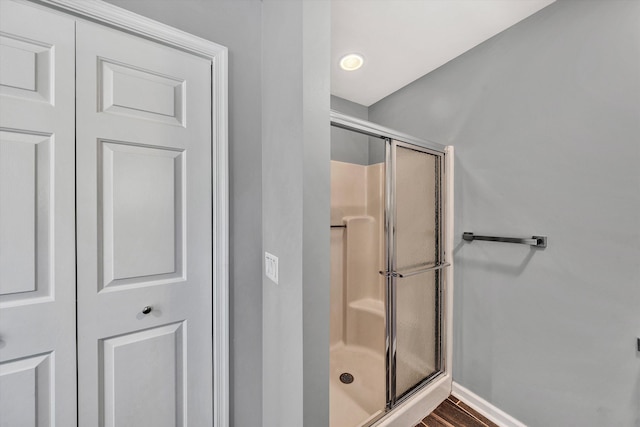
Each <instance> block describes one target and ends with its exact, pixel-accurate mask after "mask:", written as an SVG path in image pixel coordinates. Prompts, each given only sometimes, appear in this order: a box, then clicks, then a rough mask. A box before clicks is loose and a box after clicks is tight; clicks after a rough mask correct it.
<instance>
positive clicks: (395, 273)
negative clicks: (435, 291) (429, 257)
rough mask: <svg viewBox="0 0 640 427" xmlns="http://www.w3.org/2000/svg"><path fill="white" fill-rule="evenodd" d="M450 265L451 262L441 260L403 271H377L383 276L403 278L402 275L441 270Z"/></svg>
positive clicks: (408, 275)
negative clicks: (433, 263)
mask: <svg viewBox="0 0 640 427" xmlns="http://www.w3.org/2000/svg"><path fill="white" fill-rule="evenodd" d="M450 265H451V264H449V263H448V262H443V263H442V264H436V265H430V266H429V267H426V268H421V269H419V270H411V271H407V272H404V273H402V272H400V271H379V272H378V273H380V274H381V275H383V276H385V277H389V276H391V277H400V278H404V277H411V276H415V275H417V274H422V273H427V272H429V271H435V270H441V269H443V268H445V267H449V266H450Z"/></svg>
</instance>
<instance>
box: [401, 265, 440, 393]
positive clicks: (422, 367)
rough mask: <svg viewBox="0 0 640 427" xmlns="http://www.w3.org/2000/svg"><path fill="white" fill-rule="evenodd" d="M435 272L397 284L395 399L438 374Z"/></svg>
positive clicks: (403, 279) (402, 280) (406, 279)
mask: <svg viewBox="0 0 640 427" xmlns="http://www.w3.org/2000/svg"><path fill="white" fill-rule="evenodd" d="M436 283H437V272H436V271H430V272H428V273H424V274H418V275H415V276H411V277H407V278H402V279H401V278H399V279H397V281H396V286H397V290H396V301H397V307H398V309H397V311H396V345H397V347H396V348H397V351H396V396H398V397H400V396H402V395H403V394H404V393H405V392H407V391H409V390H410V389H411V388H413V387H414V386H415V385H417V384H419V383H420V382H422V380H424V379H425V378H426V377H428V376H429V375H431V374H433V373H435V372H437V371H438V370H439V366H438V360H439V358H438V356H437V350H438V346H437V345H436V344H437V342H438V334H437V331H438V329H439V327H438V317H437V316H436V308H437V301H438V289H437V287H436Z"/></svg>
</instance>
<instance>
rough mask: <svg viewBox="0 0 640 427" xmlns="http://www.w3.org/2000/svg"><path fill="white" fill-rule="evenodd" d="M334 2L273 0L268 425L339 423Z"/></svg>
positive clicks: (266, 116)
mask: <svg viewBox="0 0 640 427" xmlns="http://www.w3.org/2000/svg"><path fill="white" fill-rule="evenodd" d="M329 7H330V4H329V2H328V1H316V2H298V1H287V0H282V1H277V0H265V1H264V2H263V20H262V24H263V26H262V36H263V43H264V46H265V52H264V55H263V61H262V77H263V97H262V111H263V121H262V144H263V162H262V165H263V168H262V184H263V187H262V189H263V199H262V202H263V203H262V207H263V209H262V221H263V247H264V250H265V251H268V252H270V253H272V254H274V255H276V256H277V257H278V259H279V281H278V284H275V283H274V282H272V281H271V280H269V279H267V278H266V277H264V288H263V341H262V346H263V396H264V397H263V418H262V425H264V426H265V427H299V426H305V427H314V426H323V427H324V426H327V425H328V424H329V381H328V376H329V286H328V284H329V191H330V189H329V152H330V149H329V126H328V123H327V121H328V117H329V46H330V43H329V41H330V40H329V30H330V22H329V19H330V8H329Z"/></svg>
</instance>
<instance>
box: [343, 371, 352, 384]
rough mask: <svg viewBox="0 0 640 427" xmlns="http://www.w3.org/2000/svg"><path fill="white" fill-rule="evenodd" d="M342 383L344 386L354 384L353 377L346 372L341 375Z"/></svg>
mask: <svg viewBox="0 0 640 427" xmlns="http://www.w3.org/2000/svg"><path fill="white" fill-rule="evenodd" d="M340 381H341V382H343V383H344V384H351V383H352V382H353V375H351V374H350V373H348V372H345V373H344V374H340Z"/></svg>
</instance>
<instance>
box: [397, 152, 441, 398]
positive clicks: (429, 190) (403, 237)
mask: <svg viewBox="0 0 640 427" xmlns="http://www.w3.org/2000/svg"><path fill="white" fill-rule="evenodd" d="M439 164H440V158H439V157H438V156H435V155H432V154H428V153H424V152H421V151H417V150H412V149H410V148H405V147H402V146H396V148H395V186H394V188H395V206H396V208H395V215H396V228H395V270H396V271H399V272H407V271H418V270H420V269H423V268H426V267H429V266H433V265H435V264H436V263H437V262H438V261H439V255H438V254H439V249H438V247H439V194H440V191H439V185H440V180H439V172H440V170H439ZM438 279H439V277H438V273H437V272H436V271H429V272H425V273H422V274H416V275H414V276H410V277H406V278H399V277H398V278H396V281H395V286H396V396H397V397H400V396H401V395H402V394H404V393H405V392H407V391H408V390H410V389H411V388H413V387H414V386H415V385H417V384H419V383H420V382H421V381H422V380H424V379H425V378H426V377H428V376H429V375H431V374H433V373H435V372H437V371H438V370H440V366H439V359H440V358H439V356H438V352H439V344H438V343H439V330H440V325H439V316H438V315H437V312H438V302H439V297H438V295H439V287H438V286H437V284H438Z"/></svg>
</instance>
